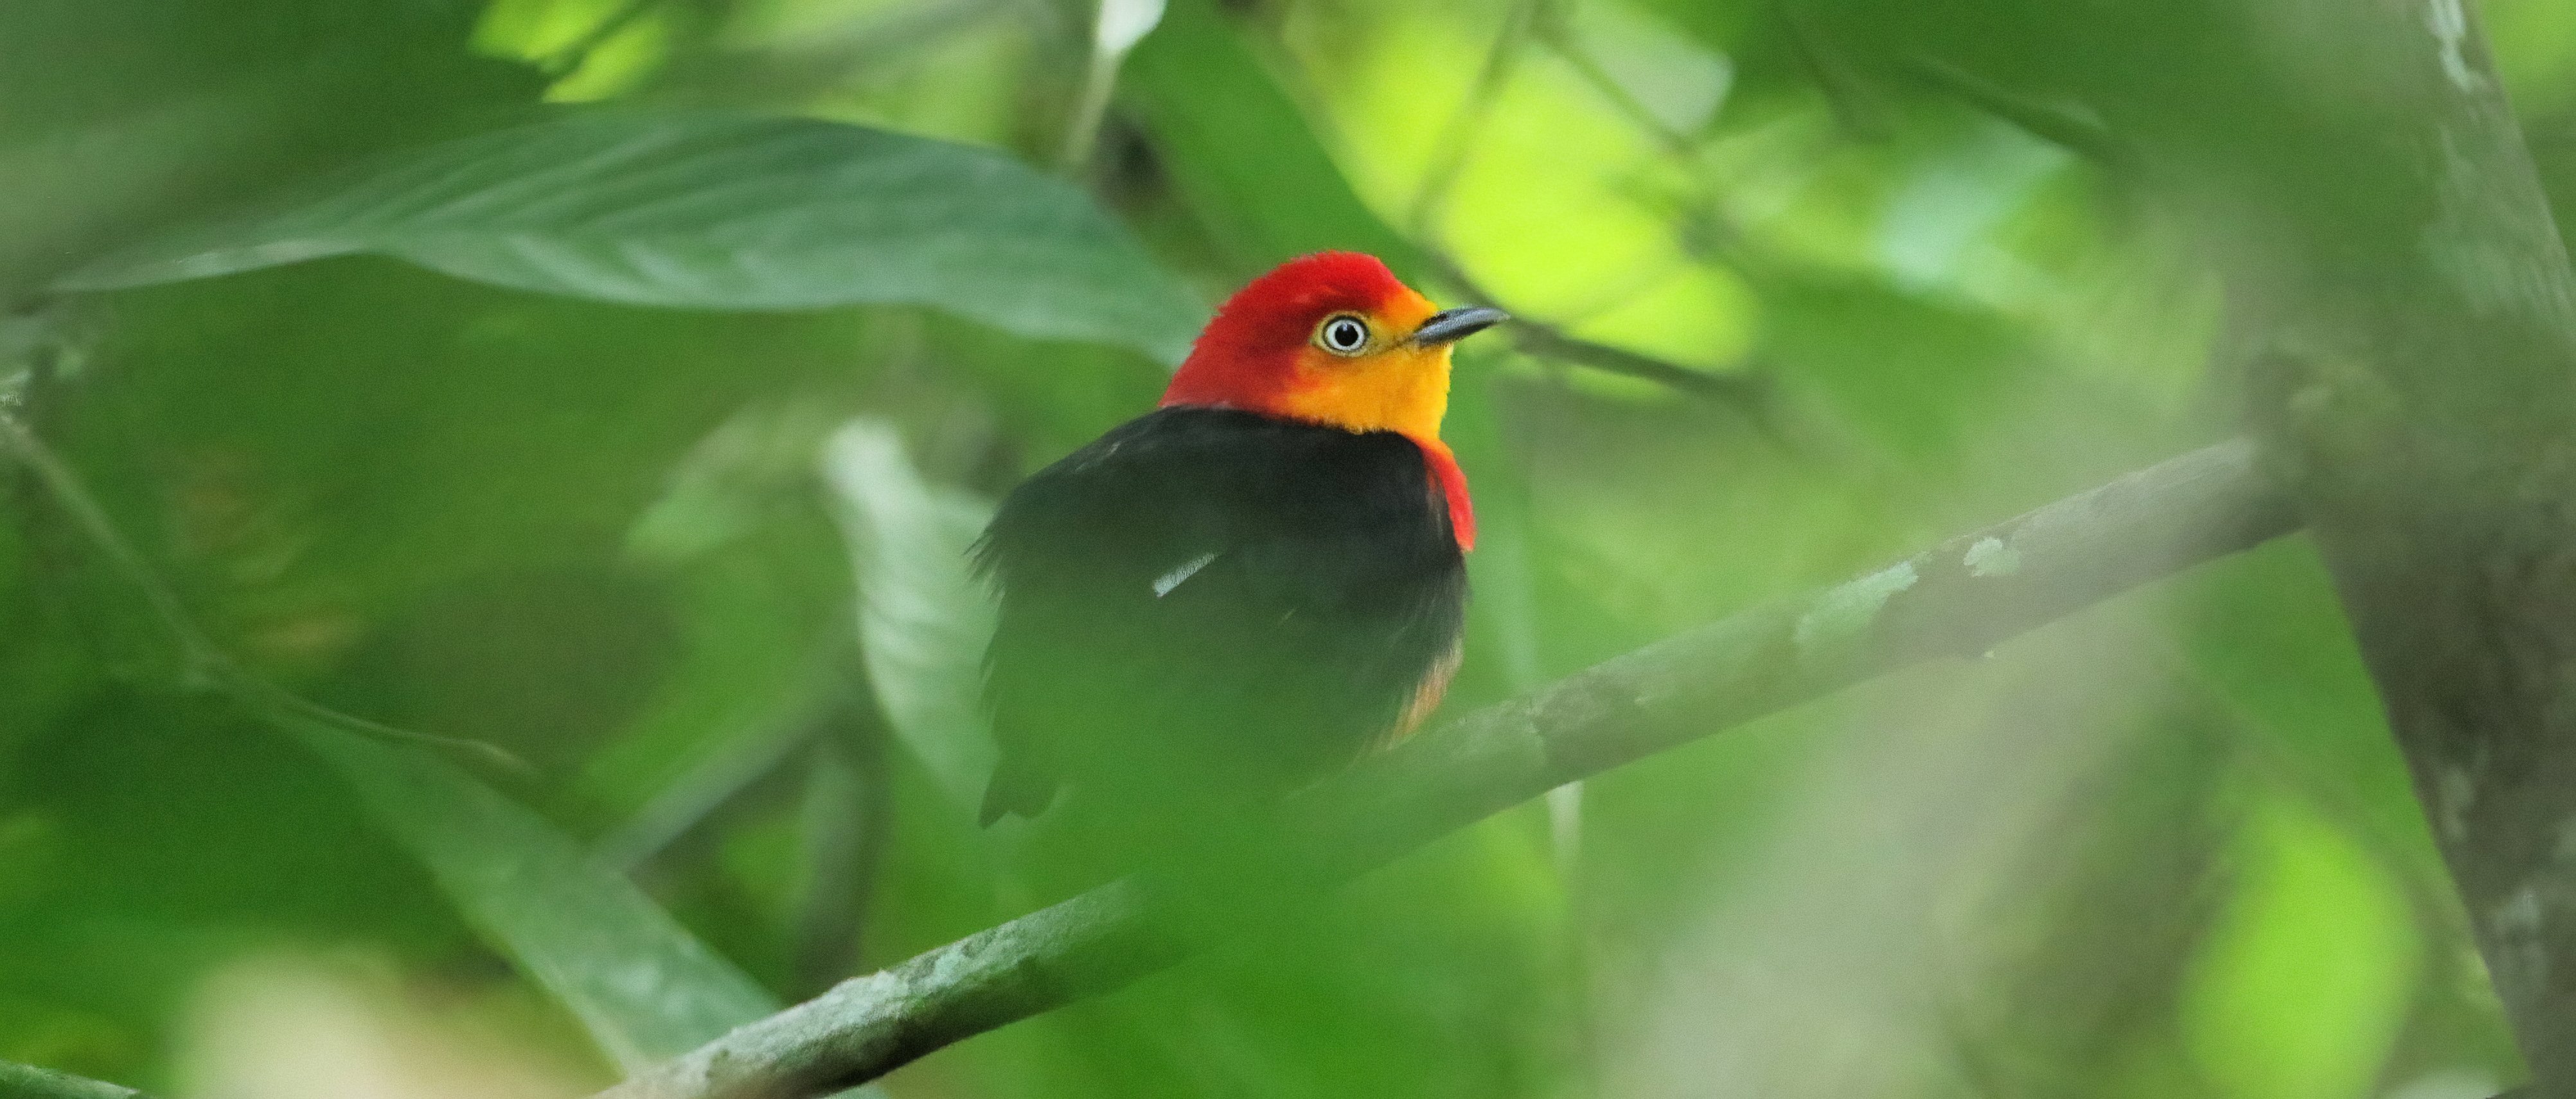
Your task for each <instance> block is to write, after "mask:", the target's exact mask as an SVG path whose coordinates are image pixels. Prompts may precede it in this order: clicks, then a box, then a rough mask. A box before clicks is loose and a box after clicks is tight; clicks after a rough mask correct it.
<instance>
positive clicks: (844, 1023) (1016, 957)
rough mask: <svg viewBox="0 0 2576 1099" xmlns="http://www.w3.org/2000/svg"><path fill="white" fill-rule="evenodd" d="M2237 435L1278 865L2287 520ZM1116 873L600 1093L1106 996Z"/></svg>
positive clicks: (1709, 655) (706, 1085)
mask: <svg viewBox="0 0 2576 1099" xmlns="http://www.w3.org/2000/svg"><path fill="white" fill-rule="evenodd" d="M2296 526H2297V523H2296V521H2295V520H2294V519H2293V518H2292V514H2291V511H2290V508H2289V507H2288V505H2287V504H2286V503H2285V502H2284V501H2283V500H2282V498H2281V497H2280V496H2279V495H2277V494H2276V493H2275V492H2274V491H2273V489H2272V488H2271V486H2270V484H2269V483H2268V482H2267V481H2266V480H2265V479H2264V478H2263V476H2262V475H2261V474H2260V473H2259V472H2258V471H2257V470H2256V468H2255V461H2254V450H2253V447H2252V445H2251V444H2249V443H2245V442H2242V441H2238V442H2230V443H2224V444H2220V445H2218V446H2213V447H2209V448H2206V449H2203V450H2198V451H2194V452H2192V453H2189V454H2185V455H2183V456H2181V457H2178V458H2174V459H2172V460H2169V461H2166V462H2163V463H2161V464H2159V465H2156V466H2153V467H2151V468H2148V469H2145V470H2141V471H2139V472H2136V473H2132V474H2130V475H2128V476H2125V477H2122V478H2120V479H2119V480H2116V481H2113V482H2111V483H2109V484H2106V485H2103V486H2101V487H2099V488H2095V489H2093V490H2091V491H2089V492H2084V493H2081V494H2078V495H2075V496H2071V497H2068V498H2066V499H2064V500H2060V501H2058V502H2056V503H2053V504H2049V505H2047V506H2046V507H2042V508H2040V509H2038V510H2036V511H2032V512H2029V513H2027V514H2024V515H2022V516H2020V517H2018V518H2014V519H2011V520H2007V521H2005V522H2003V523H1999V524H1996V525H1994V526H1992V527H1988V528H1986V529H1984V530H1980V531H1977V532H1975V533H1972V534H1966V535H1962V536H1960V537H1957V538H1953V539H1951V540H1949V541H1947V542H1944V543H1942V544H1940V545H1939V546H1936V547H1934V548H1932V549H1930V550H1926V551H1924V552H1922V553H1919V554H1916V555H1915V556H1913V557H1910V558H1907V559H1906V560H1904V561H1901V562H1898V563H1896V564H1895V565H1892V566H1890V567H1888V568H1885V569H1881V570H1879V571H1877V572H1873V573H1870V574H1869V575H1867V576H1863V577H1860V578H1858V579H1855V580H1850V581H1846V582H1844V583H1842V584H1838V585H1835V586H1833V587H1829V588H1825V589H1822V590H1819V591H1815V592H1811V593H1809V594H1807V595H1805V596H1802V597H1799V598H1795V599H1791V600H1787V601H1785V602H1781V603H1777V604H1773V605H1770V606H1767V607H1763V608H1760V609H1756V610H1751V611H1747V612H1744V613H1742V614H1738V615H1735V616H1733V617H1731V618H1727V619H1725V620H1722V621H1719V622H1717V623H1714V624H1711V625H1708V626H1705V627H1702V628H1700V629H1697V630H1693V631H1691V632H1688V633H1684V634H1681V635H1678V636H1675V637H1672V638H1669V639H1666V640H1664V641H1661V642H1658V643H1656V644H1653V645H1649V646H1647V647H1646V648H1643V649H1640V650H1637V651H1636V652H1632V653H1629V654H1627V655H1625V656H1621V657H1618V658H1615V659H1612V660H1609V661H1606V662H1603V663H1601V664H1598V665H1595V666H1593V667H1592V668H1589V669H1587V670H1585V671H1583V672H1580V673H1577V674H1575V675H1573V676H1569V677H1567V678H1565V679H1563V680H1559V681H1557V682H1556V683H1554V684H1551V685H1549V686H1547V687H1545V688H1543V689H1541V690H1539V691H1537V692H1535V693H1533V694H1530V695H1528V696H1525V697H1523V698H1520V699H1516V700H1513V701H1510V702H1505V703H1502V704H1499V705H1495V706H1489V707H1486V708H1484V709H1482V710H1478V711H1476V712H1474V713H1471V714H1468V715H1466V716H1465V717H1462V718H1460V719H1458V720H1456V721H1453V722H1450V723H1448V724H1446V725H1443V726H1441V727H1440V728H1438V729H1436V730H1434V731H1432V732H1429V733H1425V734H1422V735H1420V736H1418V737H1415V738H1413V739H1412V740H1410V741H1407V742H1406V743H1405V744H1404V745H1403V746H1402V747H1400V748H1398V749H1396V750H1394V751H1391V752H1388V753H1386V754H1384V755H1382V756H1379V757H1376V758H1375V759H1372V760H1370V761H1369V762H1368V763H1367V764H1365V765H1364V766H1362V767H1360V768H1357V769H1355V770H1354V771H1353V772H1352V773H1351V774H1349V775H1347V776H1345V777H1344V778H1343V779H1340V780H1337V781H1335V782H1332V783H1329V784H1327V785H1326V786H1324V787H1320V788H1318V789H1317V790H1315V791H1314V792H1313V793H1312V794H1311V795H1310V796H1307V797H1304V798H1302V799H1300V801H1299V802H1298V804H1297V805H1296V806H1294V807H1293V808H1294V815H1295V817H1296V818H1297V819H1299V820H1301V821H1304V822H1307V826H1306V827H1303V828H1298V829H1292V832H1295V833H1296V834H1299V835H1300V836H1301V837H1302V839H1301V842H1300V843H1299V844H1298V845H1297V853H1296V855H1295V856H1294V857H1295V858H1296V859H1298V860H1299V862H1298V863H1297V865H1303V866H1305V867H1308V868H1309V870H1310V872H1311V875H1312V876H1315V877H1325V878H1329V877H1336V876H1348V875H1351V874H1356V873H1359V872H1361V871H1363V870H1366V869H1368V868H1371V867H1374V866H1376V865H1379V864H1381V863H1383V862H1386V861H1387V860H1389V859H1392V858H1394V857H1395V856H1397V855H1399V854H1401V853H1403V852H1405V851H1407V850H1410V849H1412V848H1414V847H1416V846H1419V845H1421V844H1422V843H1425V842H1427V841H1429V840H1431V839H1433V838H1436V837H1438V836H1440V835H1442V834H1443V833H1446V832H1448V831H1450V830H1452V829H1455V828H1458V827H1460V826H1463V825H1465V824H1468V823H1470V822H1472V821H1475V820H1477V819H1479V818H1482V817H1484V816H1486V815H1488V814H1491V813H1494V812H1497V811H1499V810H1501V809H1504V808H1507V807H1509V806H1511V805H1514V804H1517V803H1519V802H1521V801H1523V800H1526V799H1528V798H1531V797H1534V796H1536V795H1538V794H1540V793H1542V792H1544V791H1546V790H1548V789H1550V788H1552V787H1555V786H1558V785H1560V784H1563V783H1566V782H1570V781H1572V780H1575V779H1579V778H1582V777H1584V776H1586V775H1591V774H1596V773H1599V772H1601V771H1604V770H1607V769H1609V768H1611V767H1615V766H1618V765H1619V764H1622V763H1625V762H1628V761H1630V760H1634V759H1637V758H1640V757H1643V756H1646V755H1650V754H1653V753H1655V752H1658V751H1662V750H1664V749H1666V748H1670V747H1673V746H1675V745H1678V744H1681V743H1684V742H1686V741H1689V740H1692V739H1695V738H1698V737H1701V736H1705V735H1707V734H1709V733H1714V732H1716V731H1718V730H1720V729H1724V728H1726V727H1728V726H1730V725H1734V724H1737V723H1739V722H1742V721H1745V720H1747V719H1750V718H1753V717H1757V716H1760V715H1762V714H1766V713H1770V712H1772V711H1775V710H1779V709H1783V708H1786V707H1789V706H1792V705H1796V704H1797V703H1800V702H1804V701H1807V700H1810V699H1813V698H1816V697H1818V696H1820V695H1823V694H1826V693H1828V692H1830V691H1833V690H1835V689H1836V688H1839V687H1843V686H1846V685H1849V684H1852V683H1855V682H1858V681H1860V680H1864V679H1868V678H1870V677H1872V676H1876V675H1880V674H1882V673H1885V672H1889V671H1892V670H1895V669H1898V668H1902V667H1906V666H1908V665H1912V664H1919V663H1923V662H1926V661H1931V660H1938V659H1943V658H1955V657H1969V656H1975V655H1977V654H1980V653H1982V652H1984V651H1985V650H1986V649H1987V647H1989V646H1991V645H1994V644H1995V643H1997V642H2000V641H2003V640H2004V639H2006V638H2009V637H2012V636H2014V635H2016V634H2019V633H2022V632H2024V631H2026V630H2029V629H2032V628H2033V627H2036V626H2040V625H2043V624H2045V623H2047V622H2050V621H2052V620H2055V619H2057V618H2059V617H2062V616H2064V615H2066V614H2068V613H2070V612H2073V611H2075V610H2078V609H2081V608H2083V607H2086V606H2089V605H2091V604H2093V603H2096V602H2099V601H2101V600H2103V599H2105V598H2108V597H2110V596H2112V595H2115V594H2118V593H2120V592H2122V591H2126V590H2128V589H2129V588H2131V587H2134V586H2136V585H2138V584H2141V583H2144V582H2146V581H2149V580H2154V579H2156V578H2158V577H2162V576H2166V575H2169V574H2171V573H2174V572H2177V571H2180V570H2182V569H2185V568H2188V567H2190V566H2192V565H2195V564H2198V563H2200V562H2203V561H2207V560H2210V559H2212V558H2216V557H2222V556H2225V555H2227V554H2230V553H2234V552H2236V551H2238V550H2242V549H2246V548H2248V547H2251V546H2254V545H2256V544H2258V543H2261V542H2263V541H2265V540H2267V539H2270V538H2273V537H2276V536H2278V535H2281V534H2285V533H2288V532H2289V531H2291V530H2293V529H2295V528H2296ZM1156 912H1157V909H1156V908H1155V906H1154V905H1153V904H1151V903H1149V901H1148V891H1147V889H1146V888H1145V887H1143V886H1141V885H1139V884H1137V883H1136V882H1134V881H1132V880H1131V881H1121V882H1117V883H1113V884H1110V885H1107V886H1103V887H1101V888H1099V889H1095V890H1092V891H1091V892H1088V893H1084V894H1082V895H1080V896H1077V897H1074V898H1073V899H1071V900H1067V901H1064V902H1062V903H1059V904H1056V905H1054V906H1052V907H1049V908H1045V909H1041V910H1039V911H1037V912H1033V913H1030V914H1029V915H1026V916H1022V917H1020V918H1018V919H1016V920H1012V921H1010V922H1009V923H1005V924H1002V925H1000V926H997V927H993V928H989V929H987V930H985V931H982V932H979V933H977V934H975V935H972V936H969V937H967V938H965V939H961V940H958V941H957V942H954V943H950V944H948V945H947V946H943V947H940V948H938V949H936V950H932V951H929V952H928V953H925V954H922V955H920V956H919V957H916V958H913V959H912V960H910V961H908V962H905V963H904V964H902V965H900V966H896V967H895V968H892V969H888V970H885V971H883V972H879V973H873V974H869V975H867V976H864V977H858V978H854V979H852V980H848V981H844V982H842V983H841V984H840V985H839V986H838V987H835V988H833V989H832V990H831V991H829V992H827V993H825V994H823V995H822V996H820V997H817V998H815V999H813V1000H811V1001H808V1002H806V1003H803V1004H799V1005H797V1006H796V1007H793V1008H790V1009H788V1010H786V1011H783V1012H780V1013H779V1014H777V1015H773V1016H771V1017H769V1018H766V1019H762V1020H760V1021H758V1022H755V1023H751V1024H748V1025H746V1026H743V1027H740V1028H737V1029H736V1030H734V1031H733V1032H732V1033H730V1034H727V1035H725V1036H724V1037H722V1038H719V1039H717V1040H715V1041H713V1042H710V1043H708V1044H706V1045H704V1046H701V1047H699V1048H698V1049H696V1050H694V1051H692V1052H690V1053H689V1054H687V1055H686V1056H683V1057H680V1058H678V1059H677V1060H674V1061H671V1062H670V1063H668V1064H665V1065H663V1066H661V1067H659V1068H657V1069H655V1070H653V1071H650V1072H647V1073H645V1074H643V1075H640V1076H637V1077H636V1078H634V1079H632V1080H629V1081H627V1082H626V1083H624V1084H622V1085H619V1086H618V1087H616V1088H612V1089H610V1090H609V1091H608V1092H606V1093H604V1094H603V1096H602V1099H803V1097H806V1096H817V1095H824V1094H828V1093H830V1092H833V1091H835V1090H838V1089H841V1088H845V1087H850V1086H853V1085H856V1084H859V1083H862V1082H865V1081H868V1080H872V1079H875V1078H876V1077H878V1076H882V1075H884V1074H885V1073H887V1072H889V1071H891V1070H893V1069H895V1068H896V1067H898V1066H901V1065H903V1064H906V1063H908V1062H910V1061H912V1060H913V1059H915V1058H918V1057H920V1056H922V1055H924V1054H926V1053H929V1052H931V1051H933V1050H936V1049H939V1048H940V1047H942V1046H945V1045H948V1044H949V1043H952V1042H956V1041H959V1040H961V1039H964V1038H968V1037H972V1036H974V1035H976V1034H980V1033H983V1032H985V1031H988V1030H992V1029H994V1028H997V1027H1000V1026H1003V1025H1006V1024H1008V1023H1012V1022H1016V1021H1018V1020H1021V1019H1025V1018H1028V1017H1030V1016H1032V1015H1037V1014H1039V1013H1042V1012H1045V1011H1048V1010H1052V1009H1054V1008H1057V1007H1061V1006H1063V1005H1065V1004H1067V1003H1070V1002H1072V1001H1075V1000H1078V999H1081V998H1084V997H1088V996H1094V995H1098V994H1100V993H1103V992H1107V991H1109V990H1112V989H1115V988H1117V987H1119V986H1121V985H1123V984H1125V983H1127V982H1129V981H1131V980H1134V979H1136V978H1137V977H1140V976H1143V975H1145V974H1147V973H1151V972H1153V971H1155V970H1158V969H1161V968H1163V967H1165V966H1168V965H1170V964H1172V963H1173V962H1175V961H1177V960H1179V959H1180V958H1181V957H1182V956H1183V955H1184V954H1186V953H1187V951H1188V947H1187V945H1186V943H1185V942H1184V940H1183V937H1181V936H1178V935H1175V934H1173V933H1171V932H1169V931H1167V930H1165V929H1164V928H1163V927H1162V926H1161V925H1160V924H1159V923H1158V921H1157V920H1156V919H1155V918H1154V917H1155V915H1156Z"/></svg>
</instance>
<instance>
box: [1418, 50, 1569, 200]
mask: <svg viewBox="0 0 2576 1099" xmlns="http://www.w3.org/2000/svg"><path fill="white" fill-rule="evenodd" d="M1546 2H1547V0H1520V2H1519V3H1516V4H1513V5H1512V7H1511V10H1510V11H1507V12H1505V13H1504V14H1503V28H1502V30H1501V31H1499V32H1497V33H1496V34H1495V35H1494V44H1493V46H1492V47H1491V48H1489V49H1487V50H1486V51H1485V62H1484V64H1483V65H1482V66H1480V67H1479V68H1478V69H1477V70H1476V82H1475V83H1474V84H1472V85H1470V86H1469V87H1468V89H1467V98H1465V99H1463V100H1461V101H1459V104H1458V109H1457V110H1455V111H1452V112H1450V115H1449V118H1448V121H1447V122H1445V123H1443V124H1442V125H1441V127H1440V136H1439V137H1438V138H1437V139H1435V141H1434V143H1433V145H1432V147H1431V149H1432V152H1431V164H1430V167H1428V168H1427V169H1425V170H1424V171H1423V174H1422V186H1421V187H1420V188H1419V189H1418V190H1416V191H1415V192H1414V196H1413V206H1412V209H1411V211H1410V212H1409V213H1408V214H1407V215H1406V217H1405V221H1406V223H1407V225H1408V228H1409V229H1410V230H1411V232H1412V233H1413V235H1415V236H1417V237H1427V236H1436V235H1438V234H1437V229H1438V226H1439V224H1440V215H1441V213H1442V212H1443V211H1444V210H1445V209H1446V208H1447V207H1448V204H1449V193H1450V192H1451V191H1453V190H1455V189H1456V188H1457V186H1458V177H1459V176H1460V175H1462V174H1464V173H1465V171H1466V168H1467V158H1468V154H1469V153H1470V152H1471V151H1472V145H1471V142H1472V141H1473V140H1474V138H1475V136H1476V131H1478V130H1481V129H1483V128H1484V125H1485V119H1486V118H1487V117H1488V116H1490V115H1492V114H1493V113H1494V100H1495V99H1496V98H1497V97H1499V96H1500V95H1501V94H1502V91H1503V86H1504V85H1505V84H1507V83H1509V82H1510V81H1511V77H1512V67H1513V63H1514V62H1515V61H1516V60H1518V59H1519V56H1520V50H1521V45H1522V43H1524V42H1526V41H1528V40H1529V37H1530V32H1531V29H1532V27H1533V26H1534V25H1535V24H1536V23H1537V22H1538V20H1539V17H1540V14H1541V13H1540V10H1539V9H1540V8H1541V7H1542V6H1544V5H1545V4H1546Z"/></svg>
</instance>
